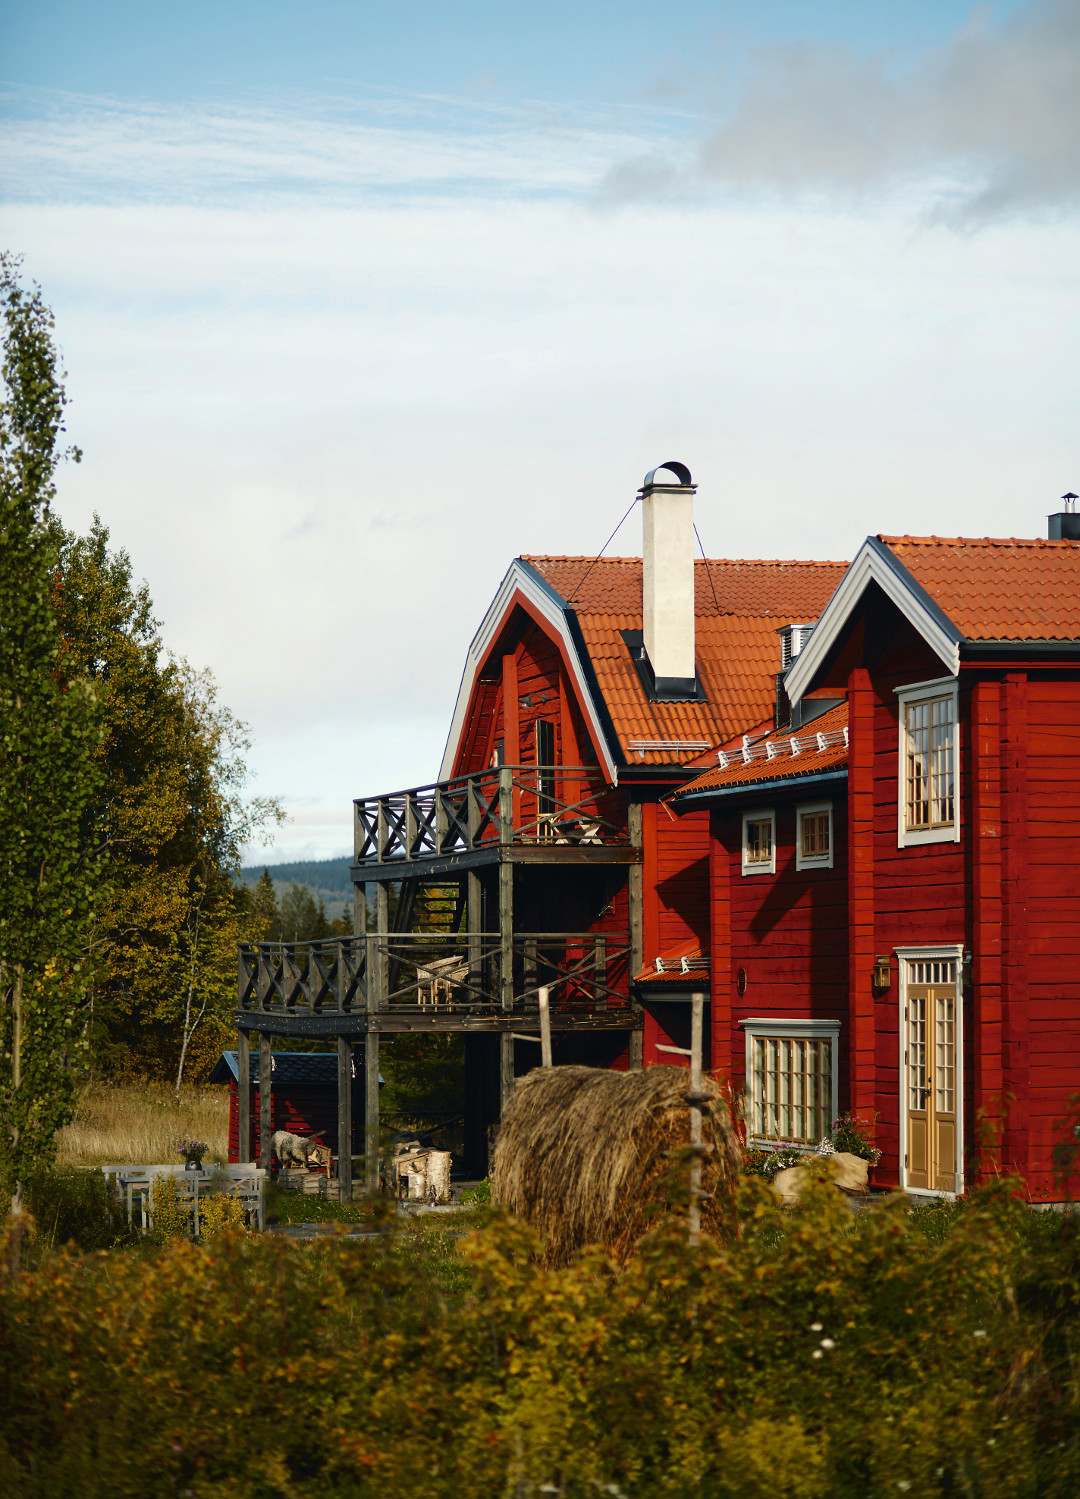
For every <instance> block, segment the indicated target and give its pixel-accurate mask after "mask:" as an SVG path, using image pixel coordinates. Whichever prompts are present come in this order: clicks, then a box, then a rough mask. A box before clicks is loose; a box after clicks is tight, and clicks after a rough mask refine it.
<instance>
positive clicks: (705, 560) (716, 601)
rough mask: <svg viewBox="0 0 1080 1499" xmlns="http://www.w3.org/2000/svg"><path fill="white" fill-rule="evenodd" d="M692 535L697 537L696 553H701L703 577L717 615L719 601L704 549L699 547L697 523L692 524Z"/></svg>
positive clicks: (699, 533) (699, 538)
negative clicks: (707, 582)
mask: <svg viewBox="0 0 1080 1499" xmlns="http://www.w3.org/2000/svg"><path fill="white" fill-rule="evenodd" d="M694 535H695V536H696V537H697V544H698V551H699V552H700V553H701V560H702V562H704V564H705V575H706V577H707V578H708V580H709V587H710V588H711V589H712V601H713V603H714V604H715V605H716V612H717V614H719V613H720V600H719V599H718V598H717V597H716V584H715V583H714V582H713V576H712V568H711V567H710V566H709V559H708V557H706V555H705V548H704V547H703V546H702V545H701V532H700V531H699V530H698V528H697V521H695V522H694Z"/></svg>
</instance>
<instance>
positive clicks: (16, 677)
mask: <svg viewBox="0 0 1080 1499" xmlns="http://www.w3.org/2000/svg"><path fill="white" fill-rule="evenodd" d="M0 334H2V338H3V356H2V364H0V374H2V382H3V389H2V399H0V1004H2V1009H0V1190H2V1191H3V1192H4V1193H5V1194H6V1195H7V1196H9V1197H10V1201H11V1208H12V1212H13V1213H15V1214H18V1213H20V1212H21V1210H22V1184H23V1183H24V1182H25V1181H26V1180H27V1178H28V1176H29V1175H30V1174H31V1173H33V1172H34V1171H35V1170H36V1169H38V1168H39V1167H40V1166H41V1165H43V1164H46V1163H48V1162H49V1161H50V1160H51V1159H52V1158H53V1155H54V1152H55V1136H56V1131H57V1130H58V1129H59V1128H61V1127H62V1126H63V1125H64V1124H66V1123H67V1122H68V1120H69V1119H70V1117H71V1115H72V1113H73V1110H74V1100H75V1078H74V1075H73V1069H74V1063H75V1060H76V1057H77V1053H78V1050H79V1048H80V1046H81V1045H82V1044H83V1038H84V1031H85V1024H84V1020H85V1017H84V1002H85V995H86V964H85V954H86V943H87V933H88V928H89V924H90V918H91V912H92V902H93V893H94V862H95V852H94V847H93V842H92V836H91V834H90V831H89V828H88V811H89V808H90V806H91V804H92V802H93V800H94V796H95V793H96V790H97V786H98V781H99V776H100V768H99V754H98V749H99V744H100V739H101V704H100V699H99V695H98V693H97V692H96V691H95V688H94V685H93V683H92V682H91V681H90V679H89V678H88V677H87V675H86V674H85V672H83V671H81V670H80V671H76V672H74V673H71V674H69V673H68V671H66V670H65V657H64V652H63V649H62V642H61V638H60V634H59V630H58V627H57V621H56V616H55V611H54V607H53V594H54V587H55V577H56V561H57V558H56V550H55V546H54V544H53V543H52V541H51V537H50V532H51V528H50V526H49V524H48V517H49V509H50V506H51V504H52V502H53V499H54V496H55V483H54V478H55V474H56V470H57V467H58V465H59V464H60V463H61V462H62V461H63V460H64V459H65V458H68V457H70V458H72V459H74V460H75V461H76V462H77V461H78V460H79V457H80V456H81V455H80V454H79V452H78V450H77V449H76V448H67V449H65V448H64V447H63V446H62V437H63V433H64V407H65V405H66V396H65V393H64V385H63V374H62V371H61V369H60V366H59V357H58V354H57V349H56V345H55V342H54V338H53V320H52V315H51V313H50V311H49V309H48V308H47V307H46V306H45V304H44V302H43V300H42V297H41V292H40V290H39V288H37V287H33V288H32V289H30V290H27V289H26V288H25V287H24V286H23V285H22V284H21V281H20V277H19V262H18V260H17V259H15V258H13V257H11V256H8V255H3V256H0Z"/></svg>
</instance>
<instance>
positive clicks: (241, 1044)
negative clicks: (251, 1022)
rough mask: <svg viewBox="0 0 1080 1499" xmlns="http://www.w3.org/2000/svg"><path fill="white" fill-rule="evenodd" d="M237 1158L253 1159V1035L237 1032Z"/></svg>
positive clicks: (240, 1159) (247, 1160)
mask: <svg viewBox="0 0 1080 1499" xmlns="http://www.w3.org/2000/svg"><path fill="white" fill-rule="evenodd" d="M236 1159H237V1160H238V1161H243V1162H245V1163H247V1162H249V1161H250V1160H251V1037H250V1036H249V1035H248V1033H247V1031H238V1032H237V1034H236Z"/></svg>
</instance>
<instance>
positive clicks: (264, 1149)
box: [259, 1031, 274, 1171]
mask: <svg viewBox="0 0 1080 1499" xmlns="http://www.w3.org/2000/svg"><path fill="white" fill-rule="evenodd" d="M273 1068H274V1058H273V1055H272V1053H271V1051H270V1036H269V1033H268V1032H266V1031H260V1032H259V1165H260V1166H261V1167H262V1169H263V1170H264V1171H269V1170H270V1136H271V1135H272V1134H273V1133H274V1114H273V1107H272V1102H271V1095H272V1093H273V1082H272V1073H273Z"/></svg>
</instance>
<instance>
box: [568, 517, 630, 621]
mask: <svg viewBox="0 0 1080 1499" xmlns="http://www.w3.org/2000/svg"><path fill="white" fill-rule="evenodd" d="M640 498H641V496H640V495H635V496H634V498H633V499H632V500H631V501H630V510H633V508H634V506H635V505H636V504H637V502H638V500H639V499H640ZM630 510H628V511H627V512H626V515H624V516H623V518H622V520H621V521H620V522H619V524H618V525H617V526H616V527H615V529H614V531H612V533H611V535H610V536H609V537H608V539H607V541H605V542H604V545H603V546H602V547H601V548H600V550H599V551H598V552H597V554H596V556H595V557H594V558H593V560H592V561H591V562H590V563H589V565H588V567H587V568H586V569H585V571H584V572H583V573H582V575H581V577H580V578H579V579H578V580H577V584H576V586H575V588H574V591H573V593H572V594H571V595H570V597H569V598H568V599H567V601H566V607H567V608H568V609H569V607H570V605H571V604H572V603H573V602H574V600H575V599H576V598H577V596H578V594H579V592H580V591H581V585H582V584H583V583H584V581H585V579H586V578H587V577H588V576H589V574H590V573H591V572H592V570H593V568H594V567H595V566H596V564H597V563H598V562H599V561H600V558H601V557H602V556H603V555H604V553H605V552H606V551H607V549H608V547H609V546H610V545H611V543H612V542H613V541H614V540H615V538H616V536H618V534H619V532H620V531H621V530H622V528H623V524H624V523H625V521H626V519H627V517H628V516H629V514H630Z"/></svg>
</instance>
